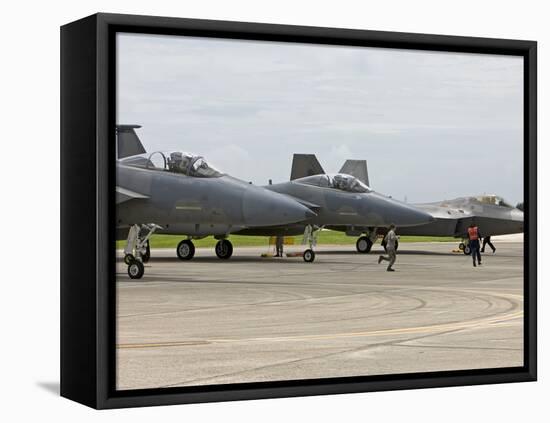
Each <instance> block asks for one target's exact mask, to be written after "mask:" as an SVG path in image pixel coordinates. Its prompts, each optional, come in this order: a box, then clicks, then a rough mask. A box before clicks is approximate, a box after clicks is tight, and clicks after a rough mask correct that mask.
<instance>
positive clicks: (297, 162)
mask: <svg viewBox="0 0 550 423" xmlns="http://www.w3.org/2000/svg"><path fill="white" fill-rule="evenodd" d="M324 173H325V171H324V170H323V168H322V167H321V165H320V164H319V160H317V157H315V154H294V156H293V157H292V169H291V170H290V180H291V181H293V180H294V179H298V178H303V177H305V176H312V175H322V174H324Z"/></svg>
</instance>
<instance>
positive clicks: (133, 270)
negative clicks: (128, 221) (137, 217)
mask: <svg viewBox="0 0 550 423" xmlns="http://www.w3.org/2000/svg"><path fill="white" fill-rule="evenodd" d="M157 229H162V228H161V226H159V225H156V224H154V223H148V224H145V225H137V224H136V225H132V226H131V227H130V230H129V231H128V238H127V240H126V247H125V248H124V263H125V264H126V265H127V266H128V269H127V270H128V276H130V278H131V279H141V278H142V277H143V274H144V273H145V267H144V266H143V263H146V262H147V261H149V258H150V257H151V249H150V247H149V238H150V237H151V235H153V233H154V232H155V231H156V230H157Z"/></svg>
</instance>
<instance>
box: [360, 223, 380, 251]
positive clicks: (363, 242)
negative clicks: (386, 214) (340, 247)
mask: <svg viewBox="0 0 550 423" xmlns="http://www.w3.org/2000/svg"><path fill="white" fill-rule="evenodd" d="M376 237H377V233H376V228H375V229H373V230H371V231H370V232H369V234H368V235H363V236H361V237H359V238H358V239H357V242H356V243H355V248H357V252H359V253H361V254H366V253H370V250H371V249H372V246H373V245H374V241H376Z"/></svg>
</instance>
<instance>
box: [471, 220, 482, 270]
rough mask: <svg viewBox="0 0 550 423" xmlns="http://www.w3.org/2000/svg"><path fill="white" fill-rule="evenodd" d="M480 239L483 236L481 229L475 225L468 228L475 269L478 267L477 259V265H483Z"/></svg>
mask: <svg viewBox="0 0 550 423" xmlns="http://www.w3.org/2000/svg"><path fill="white" fill-rule="evenodd" d="M480 238H481V234H480V233H479V228H478V227H477V226H476V224H475V223H472V224H471V225H470V227H469V228H468V239H469V241H470V242H469V244H468V245H469V246H470V254H471V255H472V260H473V262H474V267H476V259H477V264H479V265H481V253H480V252H479V240H480Z"/></svg>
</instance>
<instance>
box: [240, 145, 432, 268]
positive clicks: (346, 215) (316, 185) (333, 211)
mask: <svg viewBox="0 0 550 423" xmlns="http://www.w3.org/2000/svg"><path fill="white" fill-rule="evenodd" d="M345 171H349V172H351V173H355V174H356V175H358V176H359V177H356V176H353V175H350V174H347V173H344V172H345ZM365 177H366V164H365V163H363V162H355V161H348V162H346V163H345V164H344V166H343V167H342V169H341V171H340V173H337V174H332V175H327V174H325V172H324V170H323V168H322V167H321V165H320V164H319V162H318V160H317V158H316V157H315V155H312V154H295V155H294V157H293V162H292V170H291V181H289V182H284V183H279V184H274V185H267V186H266V188H267V189H269V190H270V191H274V192H277V193H280V194H285V195H287V196H289V197H290V198H293V199H296V200H297V201H299V202H301V203H302V204H304V205H306V206H308V207H309V208H310V209H311V210H313V211H314V212H315V213H316V216H313V217H311V218H309V219H307V220H306V221H304V222H301V223H299V224H290V225H282V226H276V227H274V226H272V227H269V228H248V229H245V230H243V231H240V232H239V233H241V234H248V235H270V236H273V235H297V234H301V233H304V234H305V238H306V242H307V243H308V244H309V246H310V248H309V249H307V250H306V251H305V252H304V260H305V261H313V260H314V258H315V253H314V252H313V249H312V246H313V245H315V237H316V235H317V234H318V230H319V229H322V228H327V229H333V230H338V231H344V232H346V233H348V234H362V233H364V232H365V231H369V233H370V234H371V236H375V234H376V233H377V228H385V227H388V226H389V225H390V224H391V223H394V224H396V225H397V226H399V227H406V226H412V225H422V224H426V223H430V222H432V221H433V220H434V219H433V218H432V217H431V216H430V215H429V214H428V213H426V212H424V211H422V210H419V209H417V208H415V207H411V206H409V205H407V204H405V203H402V202H400V201H396V200H394V199H391V198H389V197H386V196H384V195H382V194H380V193H377V192H374V191H373V190H372V189H370V188H369V186H368V185H367V184H366V183H365V181H366V179H365ZM359 178H362V179H363V180H360V179H359ZM365 240H368V242H371V245H372V241H370V240H369V239H368V238H367V237H363V238H361V239H360V241H361V242H367V241H365ZM358 243H359V241H358Z"/></svg>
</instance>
